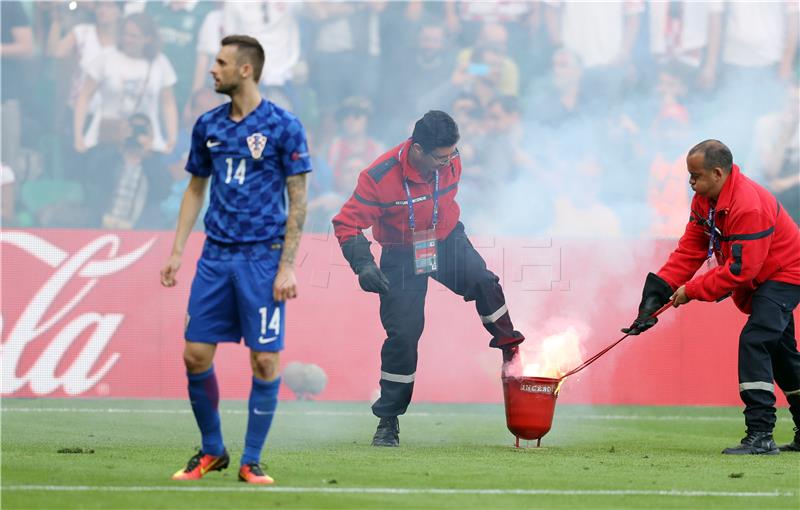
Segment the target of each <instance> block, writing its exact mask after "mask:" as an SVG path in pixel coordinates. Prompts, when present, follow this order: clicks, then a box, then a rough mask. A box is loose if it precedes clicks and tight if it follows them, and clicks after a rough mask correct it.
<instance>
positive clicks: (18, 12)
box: [0, 0, 800, 238]
mask: <svg viewBox="0 0 800 510" xmlns="http://www.w3.org/2000/svg"><path fill="white" fill-rule="evenodd" d="M798 5H799V3H798V2H796V1H785V2H698V1H658V2H656V1H646V2H645V1H623V2H596V3H588V2H560V1H529V2H512V1H502V0H500V1H492V2H455V1H441V2H421V1H405V2H387V1H363V2H306V1H295V2H272V1H270V2H265V1H261V2H257V1H248V2H233V1H231V2H203V1H161V0H156V1H148V2H142V1H127V2H113V1H97V2H90V1H78V2H76V1H72V2H67V1H55V2H43V1H42V2H39V1H36V2H32V1H31V2H14V1H6V0H3V1H2V4H1V7H2V46H1V47H0V48H1V50H0V64H1V65H2V68H1V71H2V91H1V95H2V170H1V171H0V176H2V223H3V225H4V226H14V227H44V228H108V229H172V228H173V227H174V224H175V221H176V218H177V214H178V207H179V204H180V199H181V195H182V192H183V190H184V188H185V185H186V182H187V180H188V174H187V173H186V172H185V171H184V170H183V166H184V163H185V160H186V156H187V153H188V150H189V138H190V133H191V129H192V125H193V123H194V121H195V119H196V118H197V117H198V115H200V114H201V113H203V112H204V111H206V110H208V109H210V108H212V107H215V106H217V105H218V104H221V102H222V101H224V100H226V99H227V98H226V97H224V96H220V95H218V94H216V93H215V92H214V90H213V83H212V81H211V79H210V76H209V69H210V68H211V65H212V64H213V62H214V57H215V55H216V53H217V51H218V50H219V41H220V39H221V38H222V37H223V36H225V35H228V34H234V33H243V34H248V35H252V36H254V37H256V38H257V39H259V41H260V42H261V44H262V45H263V46H264V48H265V51H266V55H267V63H266V67H265V71H264V74H263V77H262V82H261V87H262V90H263V94H264V96H265V97H267V98H268V99H270V100H272V101H274V102H275V103H277V104H279V105H281V106H283V107H285V108H287V109H289V110H291V111H293V112H295V113H296V114H297V115H298V116H299V117H300V119H301V120H302V122H303V123H304V125H305V126H306V129H307V131H308V136H309V144H310V147H311V152H312V159H313V163H314V173H313V176H312V180H311V185H310V186H311V189H310V200H309V209H310V215H309V220H308V224H307V228H306V230H307V231H314V232H327V231H328V229H329V220H330V217H331V216H332V215H333V214H334V213H335V212H336V211H337V210H338V208H339V207H340V206H341V205H342V203H343V202H344V201H345V200H346V199H347V198H348V197H349V195H350V194H351V193H352V190H353V188H354V186H355V183H356V178H357V175H358V172H359V171H361V170H362V169H364V168H366V167H367V166H368V165H369V164H370V162H371V161H373V160H374V159H375V158H376V157H378V156H379V155H380V154H381V153H382V152H383V151H385V150H387V149H388V148H390V147H393V146H395V145H397V144H399V143H400V142H402V141H403V140H404V139H405V138H407V137H408V136H409V135H410V133H411V129H412V127H413V122H414V121H415V120H416V119H418V118H419V117H421V116H422V114H424V113H425V112H426V111H427V110H430V109H441V110H445V111H447V112H449V113H450V114H451V115H452V116H453V117H454V118H455V119H456V121H457V122H458V125H459V128H460V131H461V141H460V143H459V145H458V148H459V152H460V157H461V159H462V165H463V169H464V178H463V182H462V184H461V186H460V188H459V203H460V204H461V208H462V215H463V217H464V221H465V223H466V224H467V226H468V228H469V231H470V233H472V234H485V235H486V234H489V235H495V234H497V235H513V236H557V237H600V238H617V237H634V238H662V237H676V236H679V235H680V234H681V232H682V231H683V228H684V226H685V224H686V220H687V218H688V208H689V201H690V198H691V197H690V189H689V186H688V174H687V172H686V167H685V163H684V156H685V154H686V151H687V150H688V148H689V147H691V146H692V145H694V144H695V143H696V142H698V141H700V140H702V139H706V138H717V139H720V140H722V141H723V142H725V143H726V144H728V146H729V147H731V150H732V151H733V154H734V160H735V162H736V163H738V164H739V165H740V166H741V167H742V169H743V171H744V172H745V173H746V174H748V175H750V176H751V177H752V178H754V179H756V180H757V181H758V182H760V183H762V184H763V185H765V186H766V187H767V188H769V189H770V190H771V191H772V192H773V193H775V194H776V195H778V196H779V198H780V199H781V200H782V202H783V204H784V206H785V207H786V208H787V209H788V210H789V211H790V212H791V213H792V214H793V216H794V218H795V221H800V220H798V209H800V161H799V159H798V158H799V155H800V150H799V147H798V124H799V121H798V119H799V117H800V116H799V115H798V112H799V111H800V102H799V101H800V89H799V88H798V25H799V24H800V23H799V19H798V17H799V16H800V13H798ZM398 193H400V192H398Z"/></svg>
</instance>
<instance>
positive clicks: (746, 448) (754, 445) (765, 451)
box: [722, 431, 781, 455]
mask: <svg viewBox="0 0 800 510" xmlns="http://www.w3.org/2000/svg"><path fill="white" fill-rule="evenodd" d="M780 452H781V451H780V450H778V447H777V445H775V441H773V440H772V432H750V431H748V432H747V436H745V437H744V439H742V443H741V444H740V445H738V446H734V447H731V448H725V449H724V450H722V453H724V454H726V455H777V454H779V453H780Z"/></svg>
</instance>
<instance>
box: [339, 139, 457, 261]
mask: <svg viewBox="0 0 800 510" xmlns="http://www.w3.org/2000/svg"><path fill="white" fill-rule="evenodd" d="M410 149H411V140H410V139H409V140H406V141H405V142H403V143H402V144H400V145H398V146H397V147H394V148H393V149H390V150H389V151H387V152H386V153H385V154H383V155H382V156H380V157H379V158H378V159H376V160H375V162H373V163H372V165H370V167H369V168H367V169H366V170H363V171H362V172H361V173H360V174H359V176H358V184H357V185H356V189H355V191H354V192H353V196H351V197H350V199H349V200H348V201H347V202H345V204H344V206H342V210H341V211H339V214H337V215H336V216H335V217H334V218H333V228H334V233H335V234H336V238H337V239H338V240H339V244H341V243H343V242H345V241H347V240H348V239H350V238H351V237H353V236H356V235H358V234H359V233H361V231H362V230H364V229H367V228H369V227H372V235H373V236H374V237H375V240H376V241H378V242H379V243H380V244H381V246H392V245H394V246H397V245H410V244H411V228H410V226H409V210H408V199H407V195H406V190H405V186H404V184H403V182H404V181H407V182H408V188H409V191H410V193H411V200H412V202H413V206H414V217H415V223H416V230H417V231H421V230H427V229H429V228H431V224H432V221H433V192H434V180H433V179H431V180H426V179H424V178H423V177H422V176H421V175H420V173H419V172H418V171H417V169H416V168H414V167H413V166H412V165H411V163H409V161H408V152H409V150H410ZM460 178H461V159H460V158H459V157H458V156H456V157H455V158H454V159H452V160H451V161H450V163H448V164H447V165H445V166H444V167H442V168H440V169H439V220H438V223H437V225H436V237H437V239H440V240H441V239H444V238H445V237H447V236H448V235H449V234H450V232H452V230H453V228H454V227H455V226H456V223H458V218H459V214H460V209H459V208H458V204H457V203H456V192H457V191H458V180H459V179H460Z"/></svg>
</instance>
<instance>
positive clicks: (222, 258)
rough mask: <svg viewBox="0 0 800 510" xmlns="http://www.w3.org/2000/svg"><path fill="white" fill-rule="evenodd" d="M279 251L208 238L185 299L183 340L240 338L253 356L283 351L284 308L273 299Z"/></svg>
mask: <svg viewBox="0 0 800 510" xmlns="http://www.w3.org/2000/svg"><path fill="white" fill-rule="evenodd" d="M265 246H266V248H265ZM280 248H281V245H280V244H275V243H267V244H264V243H259V245H253V244H249V245H229V246H225V245H221V244H220V243H216V242H214V241H211V240H210V239H207V240H206V244H205V245H204V247H203V255H202V256H201V257H200V260H198V262H197V272H196V273H195V276H194V281H193V282H192V290H191V293H190V294H189V309H188V312H187V315H188V316H187V317H186V331H185V333H184V336H185V338H186V340H188V341H190V342H202V343H212V344H216V343H219V342H236V343H239V341H241V339H242V338H244V343H245V345H247V346H248V347H249V348H250V349H252V350H254V351H262V352H277V351H281V350H283V336H284V330H285V324H286V314H285V313H284V311H285V304H284V303H283V302H277V303H276V302H275V301H274V300H273V299H272V284H273V282H274V280H275V274H276V273H277V271H278V262H279V261H280V257H281V250H280Z"/></svg>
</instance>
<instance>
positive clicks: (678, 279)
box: [658, 165, 800, 313]
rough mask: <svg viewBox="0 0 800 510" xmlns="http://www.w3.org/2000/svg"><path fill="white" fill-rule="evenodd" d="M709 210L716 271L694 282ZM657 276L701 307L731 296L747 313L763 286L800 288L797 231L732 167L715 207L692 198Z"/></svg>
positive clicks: (701, 259) (705, 251) (705, 238)
mask: <svg viewBox="0 0 800 510" xmlns="http://www.w3.org/2000/svg"><path fill="white" fill-rule="evenodd" d="M712 206H713V207H714V209H715V213H714V223H715V227H716V229H717V234H716V240H717V241H718V242H715V243H714V244H715V246H714V247H713V254H714V256H715V257H716V261H717V263H718V265H717V266H716V267H714V268H712V269H711V270H709V271H707V272H705V273H703V274H700V275H698V276H696V277H694V278H692V276H693V275H694V273H695V272H696V271H697V270H698V269H699V268H700V267H701V266H702V264H703V262H704V261H705V260H706V258H707V255H708V250H709V242H710V239H711V229H710V222H709V221H708V220H709V214H708V213H709V209H710V208H711V207H712ZM658 276H660V277H661V278H663V279H664V280H665V281H666V282H667V283H669V284H670V285H671V286H672V288H673V289H677V288H678V287H680V286H681V285H683V284H686V295H687V296H688V297H689V298H691V299H697V300H700V301H715V300H717V299H720V298H722V297H724V296H726V295H727V294H728V293H731V292H732V293H733V300H734V302H735V303H736V306H737V307H738V308H739V309H740V310H741V311H743V312H745V313H750V304H751V301H752V298H753V292H755V290H756V289H757V288H758V286H759V285H761V284H762V283H764V282H765V281H767V280H774V281H779V282H785V283H791V284H795V285H800V229H798V227H797V225H796V224H795V222H794V221H793V220H792V218H791V217H790V216H789V214H788V213H787V212H786V210H785V209H784V208H783V207H782V206H781V204H780V203H779V202H778V200H777V199H776V198H775V197H774V196H773V195H772V194H771V193H770V192H769V191H767V190H766V189H764V188H763V187H762V186H760V185H758V184H756V183H755V182H753V181H752V180H751V179H749V178H748V177H746V176H745V175H743V174H742V173H741V172H740V171H739V167H738V166H736V165H733V169H732V171H731V174H730V176H728V179H727V180H726V181H725V184H724V185H723V187H722V191H721V192H720V194H719V197H718V198H717V203H716V204H713V203H711V202H710V201H709V199H708V198H704V197H701V196H699V195H695V196H694V198H693V199H692V205H691V215H690V218H689V223H688V225H686V231H685V232H684V234H683V236H682V237H681V238H680V240H679V241H678V248H677V249H676V250H675V251H673V252H672V254H671V255H670V256H669V259H668V260H667V263H666V264H664V267H662V268H661V269H660V270H659V271H658ZM690 279H691V280H690ZM687 282H688V283H687Z"/></svg>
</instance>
